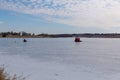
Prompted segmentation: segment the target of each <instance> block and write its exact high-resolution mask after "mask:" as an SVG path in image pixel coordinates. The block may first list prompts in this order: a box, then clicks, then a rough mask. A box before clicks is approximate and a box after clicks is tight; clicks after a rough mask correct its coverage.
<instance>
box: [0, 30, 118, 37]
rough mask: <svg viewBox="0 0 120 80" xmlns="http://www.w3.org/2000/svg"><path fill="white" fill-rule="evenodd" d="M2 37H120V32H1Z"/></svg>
mask: <svg viewBox="0 0 120 80" xmlns="http://www.w3.org/2000/svg"><path fill="white" fill-rule="evenodd" d="M0 37H11V38H14V37H15V38H17V37H18V38H19V37H26V38H27V37H28V38H29V37H30V38H41V37H43V38H44V37H50V38H58V37H87V38H120V34H119V33H80V34H46V33H41V34H34V33H27V32H24V31H23V32H13V31H11V32H0Z"/></svg>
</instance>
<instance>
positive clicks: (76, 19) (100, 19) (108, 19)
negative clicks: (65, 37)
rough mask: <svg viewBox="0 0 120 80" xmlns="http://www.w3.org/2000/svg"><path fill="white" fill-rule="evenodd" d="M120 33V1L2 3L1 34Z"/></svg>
mask: <svg viewBox="0 0 120 80" xmlns="http://www.w3.org/2000/svg"><path fill="white" fill-rule="evenodd" d="M1 31H26V32H35V33H119V32H120V0H0V32H1Z"/></svg>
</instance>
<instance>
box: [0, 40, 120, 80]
mask: <svg viewBox="0 0 120 80" xmlns="http://www.w3.org/2000/svg"><path fill="white" fill-rule="evenodd" d="M15 40H16V42H19V43H14V42H13V41H14V40H13V39H7V40H4V39H0V43H1V45H0V64H1V65H2V64H4V65H5V66H7V67H6V69H7V72H8V73H10V74H11V75H13V74H18V75H22V76H24V77H26V80H120V50H119V48H120V45H119V44H120V42H119V41H120V39H91V38H83V39H82V41H83V42H82V43H77V44H76V43H74V42H73V41H72V38H67V39H66V38H63V39H62V38H60V39H59V38H58V39H49V38H48V39H46V38H45V39H28V41H29V42H28V43H25V44H24V43H22V42H20V41H21V40H19V39H15Z"/></svg>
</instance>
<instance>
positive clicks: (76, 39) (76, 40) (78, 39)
mask: <svg viewBox="0 0 120 80" xmlns="http://www.w3.org/2000/svg"><path fill="white" fill-rule="evenodd" d="M74 41H75V42H82V41H81V40H80V38H79V37H76V38H75V40H74Z"/></svg>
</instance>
